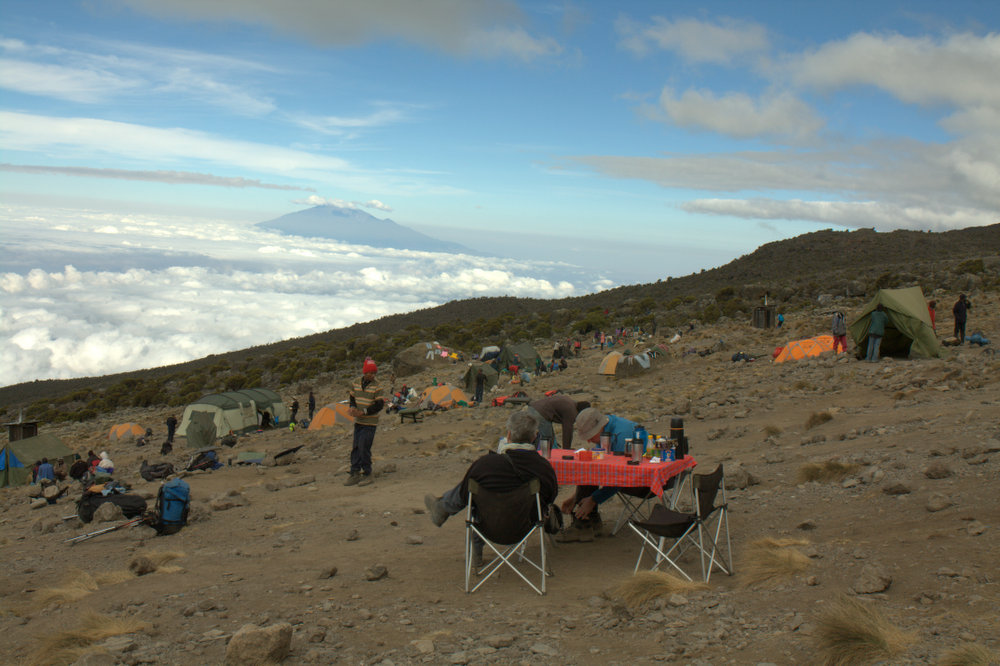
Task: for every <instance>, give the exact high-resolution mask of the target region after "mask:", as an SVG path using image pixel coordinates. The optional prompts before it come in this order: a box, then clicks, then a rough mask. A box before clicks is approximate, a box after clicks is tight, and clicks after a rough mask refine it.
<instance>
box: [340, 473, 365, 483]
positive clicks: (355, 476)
mask: <svg viewBox="0 0 1000 666" xmlns="http://www.w3.org/2000/svg"><path fill="white" fill-rule="evenodd" d="M360 481H361V472H351V475H350V476H349V477H347V481H344V485H345V486H356V485H358V483H359V482H360Z"/></svg>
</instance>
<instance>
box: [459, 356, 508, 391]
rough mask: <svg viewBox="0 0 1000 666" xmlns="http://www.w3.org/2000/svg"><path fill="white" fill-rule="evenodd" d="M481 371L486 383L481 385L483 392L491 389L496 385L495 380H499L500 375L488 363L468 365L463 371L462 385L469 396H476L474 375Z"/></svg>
mask: <svg viewBox="0 0 1000 666" xmlns="http://www.w3.org/2000/svg"><path fill="white" fill-rule="evenodd" d="M480 370H482V371H483V374H484V375H485V376H486V382H485V383H484V384H483V390H484V391H489V390H490V389H491V388H493V387H494V386H496V385H497V380H498V379H499V378H500V373H498V372H497V371H496V368H494V367H493V366H492V365H490V364H489V363H471V364H469V369H468V370H466V371H465V374H464V375H462V384H463V385H464V386H465V390H466V391H467V392H468V393H469V394H470V395H476V375H477V374H478V373H479V371H480Z"/></svg>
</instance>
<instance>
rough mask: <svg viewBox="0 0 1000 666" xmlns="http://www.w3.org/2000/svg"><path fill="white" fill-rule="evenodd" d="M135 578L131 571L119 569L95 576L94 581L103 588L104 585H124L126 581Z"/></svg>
mask: <svg viewBox="0 0 1000 666" xmlns="http://www.w3.org/2000/svg"><path fill="white" fill-rule="evenodd" d="M133 578H135V574H134V573H132V572H131V571H127V570H125V569H121V570H119V571H106V572H105V573H102V574H97V576H95V577H94V580H95V581H96V582H97V585H98V586H99V587H104V586H105V585H117V584H118V583H124V582H125V581H127V580H132V579H133Z"/></svg>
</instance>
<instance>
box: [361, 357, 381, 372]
mask: <svg viewBox="0 0 1000 666" xmlns="http://www.w3.org/2000/svg"><path fill="white" fill-rule="evenodd" d="M376 372H378V367H377V366H376V365H375V361H373V360H371V359H370V358H366V359H365V363H364V365H362V366H361V374H363V375H368V374H372V375H374V374H375V373H376Z"/></svg>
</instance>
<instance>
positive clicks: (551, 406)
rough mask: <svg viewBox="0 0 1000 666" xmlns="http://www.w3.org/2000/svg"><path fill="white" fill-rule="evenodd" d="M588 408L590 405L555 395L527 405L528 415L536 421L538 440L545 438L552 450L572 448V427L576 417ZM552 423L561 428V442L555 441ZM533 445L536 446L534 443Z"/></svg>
mask: <svg viewBox="0 0 1000 666" xmlns="http://www.w3.org/2000/svg"><path fill="white" fill-rule="evenodd" d="M588 407H590V403H589V402H586V401H583V402H577V401H576V400H573V398H571V397H569V396H568V395H565V394H562V393H556V394H554V395H550V396H546V397H544V398H538V399H537V400H532V401H531V402H529V403H528V407H527V409H528V410H529V413H530V414H531V415H532V416H534V417H535V419H536V420H537V421H538V438H539V439H542V438H546V439H548V440H550V441H551V442H552V448H562V449H571V448H573V425H574V424H575V423H576V417H577V415H578V414H579V413H580V412H582V411H583V410H585V409H587V408H588ZM553 423H558V424H560V425H561V426H562V441H561V442H560V441H559V440H557V439H556V434H555V428H553V427H552V424H553ZM535 444H538V442H537V441H536V442H535Z"/></svg>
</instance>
